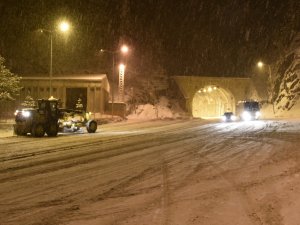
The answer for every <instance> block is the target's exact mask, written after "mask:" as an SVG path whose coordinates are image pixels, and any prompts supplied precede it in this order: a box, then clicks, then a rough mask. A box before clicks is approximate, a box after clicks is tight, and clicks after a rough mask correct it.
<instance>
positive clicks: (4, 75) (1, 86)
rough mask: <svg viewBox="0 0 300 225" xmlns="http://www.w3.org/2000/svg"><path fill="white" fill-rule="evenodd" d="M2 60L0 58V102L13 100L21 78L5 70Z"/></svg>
mask: <svg viewBox="0 0 300 225" xmlns="http://www.w3.org/2000/svg"><path fill="white" fill-rule="evenodd" d="M4 61H5V60H4V58H3V57H1V56H0V101H4V100H14V96H16V95H18V93H19V91H20V89H21V87H20V80H21V78H20V77H19V76H17V75H15V74H13V73H12V72H10V70H9V69H7V68H6V67H5V65H4Z"/></svg>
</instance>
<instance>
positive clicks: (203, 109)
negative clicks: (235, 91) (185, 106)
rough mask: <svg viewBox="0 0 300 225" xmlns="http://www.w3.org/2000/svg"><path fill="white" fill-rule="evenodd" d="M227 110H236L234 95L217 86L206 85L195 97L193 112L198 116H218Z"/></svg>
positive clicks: (194, 115)
mask: <svg viewBox="0 0 300 225" xmlns="http://www.w3.org/2000/svg"><path fill="white" fill-rule="evenodd" d="M226 111H232V112H235V99H234V96H233V95H232V94H231V93H230V92H229V91H227V90H225V89H223V88H220V87H217V86H211V85H210V86H205V87H203V88H201V89H200V90H198V91H197V92H196V94H195V95H194V98H193V104H192V113H193V117H197V118H218V117H220V116H221V115H223V114H224V112H226Z"/></svg>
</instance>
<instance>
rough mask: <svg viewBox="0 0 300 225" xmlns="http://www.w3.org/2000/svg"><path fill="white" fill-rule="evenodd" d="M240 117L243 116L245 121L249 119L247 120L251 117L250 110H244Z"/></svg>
mask: <svg viewBox="0 0 300 225" xmlns="http://www.w3.org/2000/svg"><path fill="white" fill-rule="evenodd" d="M242 118H243V120H245V121H249V120H251V119H252V117H251V114H250V112H248V111H244V112H243V114H242Z"/></svg>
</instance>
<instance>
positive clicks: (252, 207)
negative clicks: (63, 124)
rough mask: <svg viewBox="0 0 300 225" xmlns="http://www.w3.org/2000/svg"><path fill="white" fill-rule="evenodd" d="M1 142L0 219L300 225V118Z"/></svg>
mask: <svg viewBox="0 0 300 225" xmlns="http://www.w3.org/2000/svg"><path fill="white" fill-rule="evenodd" d="M99 128H100V129H99V130H98V132H97V133H95V134H61V135H59V136H58V137H56V138H47V137H44V138H31V137H13V136H11V137H5V138H0V199H1V201H0V225H20V224H22V225H23V224H26V225H47V224H49V225H58V224H66V225H83V224H84V225H86V224H88V225H96V224H97V225H106V224H107V225H109V224H118V225H125V224H130V225H143V224H144V225H148V224H149V225H150V224H151V225H153V224H155V225H156V224H158V225H192V224H203V225H208V224H210V225H227V224H228V225H232V224H235V225H238V224H240V225H248V224H249V225H250V224H251V225H261V224H266V225H270V224H272V225H281V224H282V225H283V224H284V225H299V224H300V214H299V211H300V158H299V156H300V139H299V137H300V122H299V121H284V120H281V121H252V122H234V123H219V122H213V121H201V120H169V121H147V122H145V121H144V122H131V123H129V122H124V123H117V124H107V125H103V126H100V127H99Z"/></svg>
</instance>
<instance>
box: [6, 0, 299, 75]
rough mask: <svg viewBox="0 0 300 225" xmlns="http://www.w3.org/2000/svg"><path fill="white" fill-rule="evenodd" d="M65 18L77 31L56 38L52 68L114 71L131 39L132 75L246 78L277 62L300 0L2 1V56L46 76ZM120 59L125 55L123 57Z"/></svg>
mask: <svg viewBox="0 0 300 225" xmlns="http://www.w3.org/2000/svg"><path fill="white" fill-rule="evenodd" d="M60 19H66V20H68V21H69V22H70V23H71V24H72V31H71V32H70V33H69V34H68V35H67V36H64V35H62V34H59V33H55V35H54V36H53V70H54V73H55V74H73V73H110V71H111V61H112V60H111V55H107V54H106V55H101V54H99V50H100V49H101V48H103V49H108V50H116V49H117V48H118V46H119V45H121V44H122V43H127V44H128V45H129V46H130V48H131V52H130V54H129V56H128V57H127V60H126V61H127V64H128V73H129V74H130V75H131V77H136V76H147V75H150V74H152V75H153V74H162V73H163V74H167V75H196V76H241V77H243V76H249V75H250V74H251V73H253V68H254V67H255V63H256V62H257V61H258V60H264V61H265V62H267V63H269V64H272V63H274V62H275V61H276V60H277V59H278V58H279V57H280V56H281V55H282V54H284V51H285V50H286V49H287V47H288V46H289V44H290V42H291V39H292V37H293V35H294V34H295V33H296V32H298V31H299V21H300V1H299V0H184V1H179V0H177V1H175V0H109V1H108V0H69V1H66V0H60V1H57V0H0V55H2V56H3V57H4V58H5V59H6V65H7V66H8V67H9V68H10V69H11V70H12V71H13V72H15V73H17V74H20V75H26V74H29V75H33V74H48V73H49V55H50V41H49V36H47V35H45V34H41V33H39V32H38V29H40V28H43V29H49V30H53V29H55V26H56V24H57V22H58V21H59V20H60ZM120 60H121V59H120Z"/></svg>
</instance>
